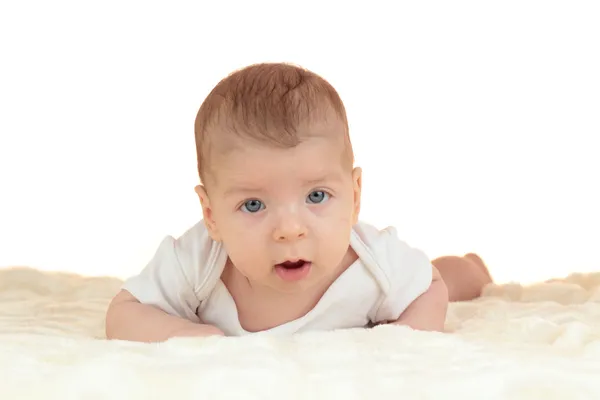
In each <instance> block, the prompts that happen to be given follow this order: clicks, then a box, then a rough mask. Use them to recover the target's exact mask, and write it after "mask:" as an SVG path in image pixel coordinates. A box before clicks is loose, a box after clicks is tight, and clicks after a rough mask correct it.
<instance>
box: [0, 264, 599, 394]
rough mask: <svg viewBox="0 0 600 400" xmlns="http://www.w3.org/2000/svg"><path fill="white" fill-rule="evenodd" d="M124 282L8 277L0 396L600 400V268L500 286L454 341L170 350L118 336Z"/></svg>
mask: <svg viewBox="0 0 600 400" xmlns="http://www.w3.org/2000/svg"><path fill="white" fill-rule="evenodd" d="M120 284H121V281H119V280H118V279H114V278H97V277H82V276H78V275H74V274H65V273H47V272H40V271H37V270H34V269H29V268H11V269H0V374H1V376H2V377H3V379H2V380H3V383H2V384H0V398H2V399H8V398H44V399H48V398H80V397H86V396H88V395H89V396H92V395H93V396H95V397H94V398H111V399H112V398H127V399H137V398H142V397H145V398H148V397H150V398H163V397H164V396H167V395H169V396H171V395H172V396H177V397H178V399H185V398H211V399H219V398H260V399H268V398H277V399H280V398H286V399H288V398H311V399H319V398H323V399H331V398H332V397H333V396H334V393H336V394H335V395H336V396H339V395H340V393H338V391H342V392H343V393H344V395H343V397H345V398H377V397H385V398H388V397H391V395H392V394H394V393H396V394H398V393H404V394H405V395H406V396H407V397H408V398H411V397H412V398H414V397H415V395H416V393H417V392H419V396H422V398H429V396H431V397H432V398H433V397H434V396H435V397H436V398H440V396H441V397H443V398H452V397H453V396H460V397H461V399H469V398H481V397H482V396H483V397H486V398H487V397H489V398H527V399H537V398H544V399H545V400H547V399H554V398H567V397H572V396H574V397H577V396H578V395H580V396H582V397H583V398H588V395H589V396H590V398H600V379H597V376H596V374H597V373H598V372H599V371H600V273H596V274H573V275H571V276H569V277H567V278H565V279H556V280H552V281H549V282H545V283H539V284H535V285H530V286H521V285H518V284H506V285H492V286H489V287H487V288H486V289H485V291H484V295H483V297H482V298H480V299H477V300H475V301H472V302H465V303H454V304H452V305H451V306H450V310H449V315H448V320H447V331H448V332H447V333H443V334H442V333H425V332H415V331H411V330H409V329H407V328H403V327H390V326H382V327H377V328H375V329H370V330H367V329H352V330H344V331H335V332H327V333H307V334H302V335H293V336H289V337H269V336H266V335H260V334H257V335H250V336H247V337H242V338H206V339H201V338H189V339H175V340H171V341H169V342H166V343H160V344H141V343H129V342H119V341H107V340H104V312H105V310H106V307H107V306H108V302H109V301H110V298H111V297H112V296H113V295H114V294H115V293H116V292H117V291H118V289H119V286H120ZM484 394H485V395H484ZM70 396H73V397H70ZM420 398H421V397H420Z"/></svg>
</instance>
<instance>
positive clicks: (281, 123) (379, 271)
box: [106, 63, 491, 342]
mask: <svg viewBox="0 0 600 400" xmlns="http://www.w3.org/2000/svg"><path fill="white" fill-rule="evenodd" d="M195 137H196V151H197V157H198V172H199V175H200V181H201V183H202V184H201V185H199V186H197V187H196V193H197V194H198V197H199V198H200V204H201V206H202V211H203V220H202V221H200V222H199V223H197V224H196V225H195V226H193V227H191V229H189V230H188V231H187V232H185V233H184V234H183V235H182V236H181V237H179V238H177V239H176V238H173V237H170V236H168V237H166V238H165V239H164V240H163V241H162V243H161V244H160V245H159V246H158V249H157V251H156V253H155V254H154V256H153V258H152V259H151V260H150V262H149V263H148V265H147V266H146V267H145V268H144V269H143V270H142V271H141V273H140V274H139V275H137V276H134V277H132V278H130V279H128V280H127V281H126V282H125V283H124V285H123V287H122V290H121V291H120V292H119V293H118V294H117V295H116V296H115V298H114V299H113V300H112V302H111V304H110V306H109V309H108V311H107V315H106V334H107V337H108V338H111V339H123V340H133V341H144V342H156V341H164V340H167V339H169V338H172V337H181V336H209V335H227V336H236V335H246V334H250V333H257V332H261V333H263V334H293V333H296V332H305V331H318V330H334V329H344V328H356V327H370V326H374V325H378V324H388V323H389V324H400V325H406V326H409V327H411V328H413V329H418V330H435V331H442V330H443V328H444V322H445V318H446V310H447V307H448V302H449V301H456V300H469V299H473V298H475V297H477V296H479V295H480V293H481V290H482V288H483V286H484V285H485V284H487V283H489V282H491V278H490V275H489V273H488V272H487V269H486V267H485V265H484V264H483V262H482V261H481V259H480V258H479V257H478V256H477V255H475V254H468V255H466V256H463V257H457V256H447V257H442V258H438V259H437V260H433V261H430V260H429V259H428V258H427V256H426V255H425V254H424V253H423V252H421V251H419V250H417V249H414V248H411V247H409V246H408V245H407V244H406V243H404V242H403V241H401V240H399V238H398V237H397V235H396V231H395V230H394V229H393V228H391V227H390V228H386V229H383V230H378V229H376V228H375V227H373V226H371V225H368V224H366V223H364V222H361V221H359V211H360V206H361V201H360V199H361V187H362V179H361V169H360V168H358V167H355V166H354V156H353V150H352V145H351V143H350V137H349V132H348V122H347V119H346V111H345V108H344V105H343V103H342V101H341V99H340V97H339V96H338V93H337V92H336V90H335V89H334V88H333V87H332V86H331V85H330V84H329V83H328V82H327V81H325V80H324V79H323V78H321V77H320V76H318V75H316V74H314V73H312V72H310V71H307V70H305V69H302V68H299V67H296V66H293V65H288V64H280V63H272V64H259V65H252V66H249V67H247V68H244V69H242V70H239V71H236V72H234V73H233V74H231V75H230V76H228V77H227V78H225V79H223V80H222V81H221V82H220V83H219V84H218V85H217V86H216V87H215V88H214V89H213V90H212V92H211V93H210V94H209V95H208V97H207V98H206V99H205V101H204V102H203V104H202V106H201V107H200V110H199V112H198V115H197V117H196V123H195Z"/></svg>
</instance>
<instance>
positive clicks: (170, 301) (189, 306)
mask: <svg viewBox="0 0 600 400" xmlns="http://www.w3.org/2000/svg"><path fill="white" fill-rule="evenodd" d="M211 242H212V241H210V238H209V237H208V235H207V233H206V231H205V228H204V226H203V224H202V225H200V224H198V225H196V226H194V227H193V228H191V229H190V230H188V231H187V232H186V233H185V234H184V235H183V236H181V237H180V238H178V239H175V238H173V237H172V236H167V237H165V238H164V239H163V241H162V242H161V243H160V245H159V246H158V249H157V250H156V252H155V254H154V256H153V257H152V259H151V260H150V262H149V263H148V264H147V265H146V267H145V268H144V269H143V270H142V271H141V272H140V273H139V274H138V275H136V276H133V277H131V278H129V279H128V280H126V281H125V283H124V284H123V286H122V289H124V290H127V291H128V292H130V293H131V294H132V295H133V296H134V297H135V298H136V299H137V300H138V301H139V302H140V303H143V304H150V305H153V306H155V307H158V308H160V309H161V310H163V311H165V312H166V313H168V314H171V315H174V316H178V317H181V318H185V319H188V320H190V321H193V322H199V318H198V315H197V310H198V307H199V306H200V302H201V300H202V296H203V294H205V292H206V290H204V289H206V288H204V286H206V284H207V281H208V275H209V274H210V271H211V270H212V269H213V265H210V264H214V261H215V257H214V247H215V246H212V245H211Z"/></svg>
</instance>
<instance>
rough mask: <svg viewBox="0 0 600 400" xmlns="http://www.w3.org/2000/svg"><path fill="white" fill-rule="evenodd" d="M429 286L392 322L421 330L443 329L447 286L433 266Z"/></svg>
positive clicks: (446, 308) (446, 303) (446, 305)
mask: <svg viewBox="0 0 600 400" xmlns="http://www.w3.org/2000/svg"><path fill="white" fill-rule="evenodd" d="M432 268H433V276H432V279H431V286H429V289H428V290H427V291H426V292H425V293H423V294H422V295H421V296H419V297H417V299H416V300H415V301H413V302H412V303H411V304H410V305H409V306H408V308H406V310H404V312H403V313H402V315H400V318H398V319H397V320H396V321H394V322H392V323H393V324H398V325H407V326H410V327H411V328H413V329H417V330H422V331H440V332H441V331H443V330H444V323H445V322H446V312H447V310H448V288H447V287H446V284H445V283H444V281H443V280H442V276H441V275H440V272H439V271H438V270H437V268H435V267H433V266H432Z"/></svg>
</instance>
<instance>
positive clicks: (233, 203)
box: [195, 64, 361, 292]
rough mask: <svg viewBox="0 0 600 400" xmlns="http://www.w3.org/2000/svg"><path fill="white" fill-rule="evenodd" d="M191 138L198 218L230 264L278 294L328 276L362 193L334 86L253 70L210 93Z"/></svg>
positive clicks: (271, 69)
mask: <svg viewBox="0 0 600 400" xmlns="http://www.w3.org/2000/svg"><path fill="white" fill-rule="evenodd" d="M195 134H196V148H197V156H198V172H199V174H200V179H201V182H202V185H200V186H198V187H197V188H196V191H197V193H198V195H199V197H200V201H201V204H202V209H203V214H204V222H205V224H206V226H207V228H208V231H209V232H210V235H211V237H212V238H213V239H214V240H216V241H220V242H222V243H223V246H224V247H225V249H226V251H227V253H228V255H229V258H230V260H231V262H232V264H233V265H234V266H235V268H236V269H237V270H238V271H240V272H241V273H242V274H243V275H244V276H246V277H247V278H248V279H249V281H250V282H251V283H252V284H254V285H264V286H269V287H271V288H273V289H276V290H280V291H286V292H291V291H298V290H303V289H306V288H308V287H310V286H312V285H314V284H316V283H318V282H320V281H322V280H323V279H326V278H327V277H329V276H331V274H332V273H334V271H335V270H336V269H337V268H338V266H340V263H341V262H342V260H343V259H344V257H345V256H346V255H347V253H348V252H349V241H350V235H351V229H352V226H353V225H354V224H355V223H356V222H357V220H358V213H359V208H360V191H361V171H360V169H359V168H354V165H353V164H354V157H353V151H352V145H351V143H350V138H349V134H348V122H347V119H346V112H345V108H344V105H343V103H342V101H341V99H340V97H339V96H338V94H337V92H336V90H335V89H334V88H333V87H332V86H331V85H330V84H329V83H328V82H326V81H325V80H324V79H323V78H321V77H319V76H318V75H316V74H314V73H312V72H310V71H307V70H305V69H302V68H299V67H296V66H292V65H289V64H259V65H253V66H250V67H247V68H244V69H242V70H239V71H236V72H234V73H233V74H231V75H230V76H228V77H227V78H225V79H223V80H222V81H221V82H219V84H218V85H217V86H216V87H215V88H214V89H213V90H212V91H211V93H210V94H209V95H208V96H207V98H206V99H205V101H204V102H203V104H202V106H201V107H200V110H199V111H198V115H197V117H196V123H195ZM296 261H298V262H297V263H296ZM286 262H287V263H286ZM282 263H284V264H283V265H282Z"/></svg>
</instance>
